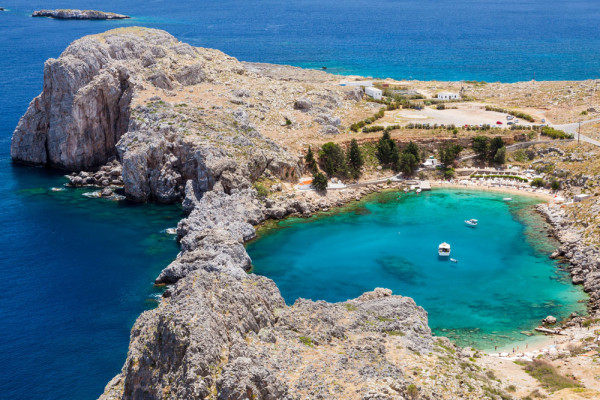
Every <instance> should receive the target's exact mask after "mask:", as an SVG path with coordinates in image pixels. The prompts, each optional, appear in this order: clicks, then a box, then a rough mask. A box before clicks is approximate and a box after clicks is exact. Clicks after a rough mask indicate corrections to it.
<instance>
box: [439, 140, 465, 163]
mask: <svg viewBox="0 0 600 400" xmlns="http://www.w3.org/2000/svg"><path fill="white" fill-rule="evenodd" d="M462 149H463V148H462V146H461V145H459V144H456V143H448V142H446V143H445V144H444V145H443V146H442V147H441V148H440V150H439V157H440V162H441V163H442V164H444V166H446V167H447V166H449V165H452V164H454V161H455V160H456V159H457V158H458V156H459V155H460V152H461V151H462Z"/></svg>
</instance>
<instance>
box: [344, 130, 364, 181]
mask: <svg viewBox="0 0 600 400" xmlns="http://www.w3.org/2000/svg"><path fill="white" fill-rule="evenodd" d="M363 164H364V160H363V156H362V153H361V151H360V147H358V142H357V141H356V139H352V141H351V142H350V149H349V150H348V169H349V172H350V176H352V178H354V179H358V178H360V174H361V172H360V169H361V168H362V166H363Z"/></svg>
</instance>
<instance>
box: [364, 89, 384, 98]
mask: <svg viewBox="0 0 600 400" xmlns="http://www.w3.org/2000/svg"><path fill="white" fill-rule="evenodd" d="M365 93H366V94H367V96H371V97H372V98H374V99H375V100H381V97H382V96H383V92H382V91H381V89H377V88H375V87H366V88H365Z"/></svg>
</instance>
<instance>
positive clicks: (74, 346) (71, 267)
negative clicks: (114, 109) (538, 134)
mask: <svg viewBox="0 0 600 400" xmlns="http://www.w3.org/2000/svg"><path fill="white" fill-rule="evenodd" d="M0 7H5V8H7V9H8V10H9V11H7V12H0V193H1V196H0V222H1V225H0V226H1V227H2V232H3V235H2V236H1V239H0V256H1V257H0V274H2V276H3V277H4V282H5V283H4V287H3V290H2V292H1V294H0V321H2V322H1V323H0V334H1V336H0V337H1V338H2V340H0V369H1V370H2V372H3V373H2V374H1V375H0V398H7V399H66V398H68V399H91V398H95V397H97V396H98V395H99V394H100V393H101V391H102V389H103V387H104V385H105V383H106V382H107V381H108V380H109V379H110V378H111V377H112V376H114V375H115V374H116V373H117V372H118V371H119V368H120V367H121V365H122V363H123V360H124V359H125V355H126V351H127V344H128V337H129V329H130V328H131V325H132V323H133V321H134V320H135V318H136V317H137V315H138V314H139V313H140V312H141V311H142V310H144V309H146V308H149V307H152V305H153V302H152V301H151V300H150V299H152V296H153V294H155V289H154V288H153V287H152V284H151V283H152V280H153V279H154V277H155V276H156V275H157V273H158V271H160V269H161V268H162V267H163V266H164V265H165V264H166V263H167V262H168V261H169V260H170V259H171V258H173V257H174V256H175V254H176V252H177V246H176V244H175V243H174V241H172V240H171V239H169V238H168V237H166V236H164V235H162V234H160V231H161V230H162V229H164V228H167V227H171V226H174V224H175V222H176V221H177V220H178V219H179V218H180V211H179V209H178V208H177V207H159V206H153V205H146V206H133V205H128V204H116V203H111V202H109V201H101V200H93V199H87V198H85V197H83V196H82V191H80V190H73V191H65V192H52V191H50V190H49V189H50V188H51V187H59V186H60V185H62V183H64V179H63V178H62V177H61V176H60V174H57V173H52V172H49V171H45V170H43V169H36V168H24V167H14V166H12V165H11V163H10V159H9V144H10V135H11V133H12V131H13V129H14V127H15V126H16V124H17V122H18V119H19V117H20V116H21V115H22V114H23V113H24V112H25V110H26V108H27V104H28V103H29V101H30V100H31V99H32V98H33V97H34V96H36V95H37V94H38V93H39V92H40V90H41V88H42V72H43V63H44V61H45V60H46V59H47V58H49V57H57V56H58V55H59V54H60V53H61V52H62V51H63V50H64V48H65V47H66V46H67V45H68V44H69V43H70V42H71V41H73V40H75V39H77V38H79V37H81V36H83V35H87V34H93V33H97V32H102V31H105V30H108V29H110V28H114V27H119V26H131V25H143V26H148V27H155V28H161V29H165V30H167V31H169V32H171V33H172V34H173V35H175V36H176V37H178V38H179V39H181V40H184V41H186V42H189V43H191V44H193V45H197V46H206V47H214V48H218V49H220V50H223V51H224V52H226V53H228V54H231V55H233V56H235V57H237V58H239V59H241V60H247V61H262V62H273V63H285V64H293V65H298V66H304V67H315V68H320V67H321V66H327V67H328V70H329V71H331V72H336V73H342V74H362V75H372V76H376V77H388V76H389V77H394V78H406V79H411V78H412V79H440V80H459V79H476V80H486V81H506V82H510V81H519V80H530V79H532V78H533V77H534V75H535V78H536V79H538V80H543V79H553V80H556V79H587V78H596V77H598V75H600V57H598V54H600V51H599V50H600V35H598V34H597V32H598V30H597V27H598V23H599V22H600V2H598V1H592V0H585V1H584V0H573V1H569V2H564V1H558V0H529V1H527V0H525V1H522V0H518V1H517V0H506V1H503V2H498V1H491V0H452V1H450V0H422V1H404V0H395V1H394V0H380V1H378V2H372V1H366V0H346V1H337V2H335V1H328V0H325V1H323V0H319V1H316V0H297V1H293V2H291V1H275V0H264V1H259V2H257V1H248V0H246V1H240V0H221V1H190V0H179V1H177V2H172V1H156V0H147V1H143V2H141V1H133V0H120V1H116V0H107V1H104V2H101V3H99V2H97V1H91V0H83V1H72V0H61V1H57V0H46V1H15V0H5V1H4V2H3V3H0ZM99 7H101V9H103V10H106V11H114V12H121V13H125V14H129V15H132V16H134V18H133V19H131V20H126V21H56V20H51V19H45V18H41V19H34V18H30V17H29V15H30V14H31V12H32V11H33V10H36V9H41V8H82V9H83V8H99Z"/></svg>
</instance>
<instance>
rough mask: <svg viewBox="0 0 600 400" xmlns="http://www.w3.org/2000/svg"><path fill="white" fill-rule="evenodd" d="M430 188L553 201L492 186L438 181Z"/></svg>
mask: <svg viewBox="0 0 600 400" xmlns="http://www.w3.org/2000/svg"><path fill="white" fill-rule="evenodd" d="M431 188H432V189H433V188H449V189H468V190H479V191H482V192H496V193H506V194H513V195H518V196H526V197H534V198H537V199H540V200H545V201H548V202H549V201H551V200H552V199H553V197H552V195H551V194H550V193H543V192H526V191H523V190H519V189H511V188H498V187H492V186H480V185H464V184H463V185H461V184H458V183H445V182H439V181H432V182H431Z"/></svg>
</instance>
